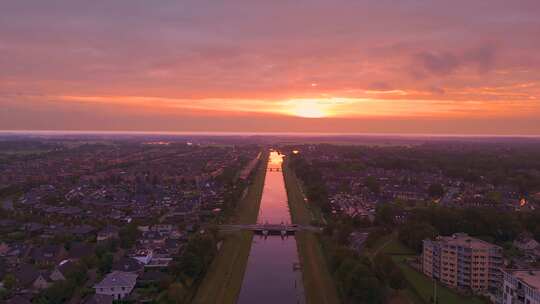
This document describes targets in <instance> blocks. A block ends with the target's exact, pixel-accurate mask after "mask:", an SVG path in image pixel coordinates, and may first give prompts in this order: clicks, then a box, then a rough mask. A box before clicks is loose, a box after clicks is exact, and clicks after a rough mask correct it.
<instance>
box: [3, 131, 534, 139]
mask: <svg viewBox="0 0 540 304" xmlns="http://www.w3.org/2000/svg"><path fill="white" fill-rule="evenodd" d="M0 134H28V135H30V134H42V135H76V134H81V135H99V134H103V135H123V134H124V135H198V136H212V135H214V136H303V137H314V136H388V137H390V136H394V137H454V138H460V137H462V138H478V137H483V138H485V137H496V138H505V137H506V138H540V134H453V133H380V132H350V133H349V132H243V131H235V132H225V131H119V130H0Z"/></svg>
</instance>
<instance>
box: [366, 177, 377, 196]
mask: <svg viewBox="0 0 540 304" xmlns="http://www.w3.org/2000/svg"><path fill="white" fill-rule="evenodd" d="M364 183H365V184H366V187H367V188H368V189H369V191H371V192H373V193H375V194H379V192H380V191H381V186H380V185H379V182H378V181H377V179H376V178H375V177H374V176H368V177H366V179H365V181H364Z"/></svg>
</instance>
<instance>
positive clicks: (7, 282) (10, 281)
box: [2, 273, 17, 290]
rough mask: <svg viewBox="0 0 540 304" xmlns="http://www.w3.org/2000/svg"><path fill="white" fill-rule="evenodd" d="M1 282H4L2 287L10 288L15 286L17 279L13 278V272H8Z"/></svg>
mask: <svg viewBox="0 0 540 304" xmlns="http://www.w3.org/2000/svg"><path fill="white" fill-rule="evenodd" d="M2 282H3V283H4V287H5V288H6V289H7V290H12V289H13V287H15V285H16V284H17V279H16V278H15V276H14V275H13V274H11V273H8V274H6V276H5V277H4V280H3V281H2Z"/></svg>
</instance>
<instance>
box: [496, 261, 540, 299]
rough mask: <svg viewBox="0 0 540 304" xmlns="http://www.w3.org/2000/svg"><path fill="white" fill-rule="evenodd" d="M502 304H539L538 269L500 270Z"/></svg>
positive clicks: (539, 283)
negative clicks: (502, 276) (502, 278)
mask: <svg viewBox="0 0 540 304" xmlns="http://www.w3.org/2000/svg"><path fill="white" fill-rule="evenodd" d="M502 273H503V275H504V283H503V294H502V299H501V303H502V304H540V269H535V270H502Z"/></svg>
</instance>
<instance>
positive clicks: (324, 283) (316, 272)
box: [283, 163, 340, 304]
mask: <svg viewBox="0 0 540 304" xmlns="http://www.w3.org/2000/svg"><path fill="white" fill-rule="evenodd" d="M283 174H284V176H285V186H286V188H287V197H288V201H289V208H290V211H291V216H292V221H293V223H296V224H302V225H309V224H310V223H311V221H312V219H318V217H320V213H319V212H318V210H310V208H309V206H308V205H307V204H306V202H305V201H304V195H303V193H302V190H301V187H300V184H299V182H298V179H297V178H296V176H295V174H294V172H292V170H290V169H289V168H288V167H287V166H286V163H285V164H284V166H283ZM296 242H297V246H298V254H299V258H300V262H301V264H302V278H303V281H304V289H305V294H306V302H307V303H309V304H333V303H339V302H340V301H339V297H338V294H337V291H336V288H335V285H334V281H333V278H332V275H331V274H330V272H329V271H328V267H327V265H326V260H325V257H324V253H323V251H322V248H321V245H320V242H319V239H318V237H317V235H315V234H314V233H311V232H298V233H297V234H296Z"/></svg>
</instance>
